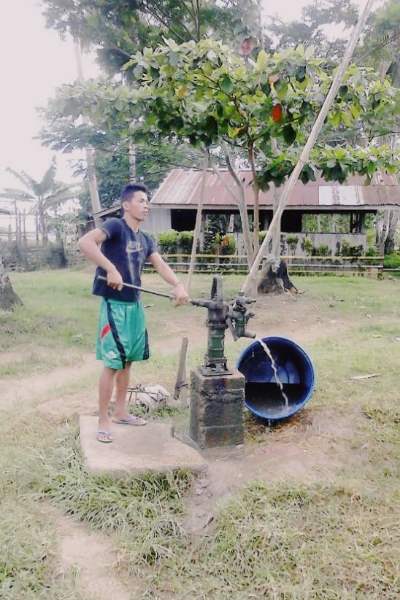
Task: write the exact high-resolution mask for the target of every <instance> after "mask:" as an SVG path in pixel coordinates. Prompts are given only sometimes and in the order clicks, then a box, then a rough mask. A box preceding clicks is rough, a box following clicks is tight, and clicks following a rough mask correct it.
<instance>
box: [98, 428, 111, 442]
mask: <svg viewBox="0 0 400 600" xmlns="http://www.w3.org/2000/svg"><path fill="white" fill-rule="evenodd" d="M96 440H97V441H98V442H101V443H102V444H111V442H112V441H113V439H112V435H111V433H110V431H98V432H97V434H96Z"/></svg>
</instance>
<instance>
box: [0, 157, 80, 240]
mask: <svg viewBox="0 0 400 600" xmlns="http://www.w3.org/2000/svg"><path fill="white" fill-rule="evenodd" d="M8 171H9V172H10V173H12V175H14V177H15V178H16V179H18V181H19V182H20V183H22V185H23V186H24V188H23V189H21V188H5V189H4V190H3V192H1V193H0V198H6V199H7V200H15V201H17V202H18V201H21V202H29V203H31V204H33V206H32V212H33V214H35V215H37V217H38V220H39V226H40V232H41V235H42V242H43V244H44V245H46V244H47V243H48V219H49V215H50V212H51V211H52V210H54V209H57V208H58V207H59V206H61V205H62V204H63V203H64V202H66V201H67V200H71V199H73V198H76V191H75V190H74V188H73V187H72V186H70V185H66V184H64V183H60V182H58V181H56V178H55V177H56V163H55V160H54V159H53V161H52V163H51V165H50V166H49V168H48V169H47V171H46V172H45V174H44V175H43V177H42V179H41V180H40V181H37V180H35V179H34V178H33V177H31V176H30V175H28V174H27V173H26V172H25V171H20V172H18V171H15V170H13V169H8Z"/></svg>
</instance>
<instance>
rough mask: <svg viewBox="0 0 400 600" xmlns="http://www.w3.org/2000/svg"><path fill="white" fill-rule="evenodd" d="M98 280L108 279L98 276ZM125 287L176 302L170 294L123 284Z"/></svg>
mask: <svg viewBox="0 0 400 600" xmlns="http://www.w3.org/2000/svg"><path fill="white" fill-rule="evenodd" d="M97 279H102V280H103V281H107V277H104V275H97ZM122 285H123V286H124V287H128V288H131V289H133V290H138V291H139V292H146V293H147V294H153V296H161V297H162V298H168V299H169V300H174V299H175V297H174V296H171V295H170V294H164V293H163V292H155V291H154V290H147V289H146V288H142V287H139V286H138V285H133V284H132V283H125V282H124V281H123V282H122Z"/></svg>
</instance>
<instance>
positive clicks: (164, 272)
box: [149, 252, 189, 305]
mask: <svg viewBox="0 0 400 600" xmlns="http://www.w3.org/2000/svg"><path fill="white" fill-rule="evenodd" d="M149 261H150V262H151V264H152V265H153V267H154V268H155V270H156V271H157V273H158V274H159V275H160V276H161V277H162V278H163V279H164V281H166V282H167V283H169V284H170V285H172V286H173V294H174V296H175V303H176V305H178V304H187V303H188V301H189V295H188V293H187V291H186V290H185V286H184V285H183V283H181V282H180V281H179V279H178V278H177V276H176V275H175V273H174V272H173V270H172V269H171V267H170V266H169V265H168V264H167V263H166V262H165V260H164V259H163V258H162V257H161V256H160V254H159V253H158V252H153V253H152V254H150V256H149Z"/></svg>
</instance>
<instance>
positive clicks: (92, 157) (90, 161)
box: [74, 39, 101, 226]
mask: <svg viewBox="0 0 400 600" xmlns="http://www.w3.org/2000/svg"><path fill="white" fill-rule="evenodd" d="M74 50H75V59H76V67H77V71H78V80H79V81H81V82H83V81H84V80H85V78H84V75H83V67H82V53H81V44H80V41H79V40H78V39H75V40H74ZM83 122H84V123H86V122H87V120H86V119H85V118H83ZM85 154H86V170H87V177H88V185H89V194H90V202H91V205H92V212H93V214H94V215H95V214H96V213H98V212H99V211H100V210H101V204H100V197H99V190H98V186H97V178H96V153H95V150H94V148H90V147H87V148H85ZM100 222H101V219H100V218H99V217H94V223H95V225H96V226H98V225H99V224H100Z"/></svg>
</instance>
